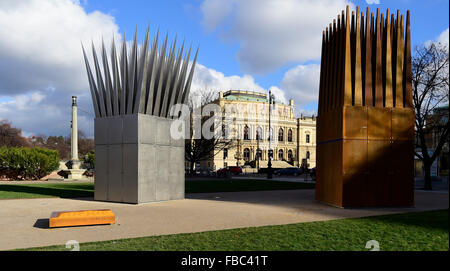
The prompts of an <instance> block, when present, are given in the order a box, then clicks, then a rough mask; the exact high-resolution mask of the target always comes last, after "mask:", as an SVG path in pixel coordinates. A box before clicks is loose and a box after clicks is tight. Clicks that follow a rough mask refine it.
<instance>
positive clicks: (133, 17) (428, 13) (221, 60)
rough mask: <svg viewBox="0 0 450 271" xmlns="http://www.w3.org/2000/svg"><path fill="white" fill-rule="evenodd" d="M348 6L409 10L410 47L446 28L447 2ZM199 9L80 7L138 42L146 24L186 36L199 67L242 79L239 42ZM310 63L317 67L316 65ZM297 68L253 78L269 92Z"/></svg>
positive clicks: (137, 3)
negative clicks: (206, 21) (195, 47)
mask: <svg viewBox="0 0 450 271" xmlns="http://www.w3.org/2000/svg"><path fill="white" fill-rule="evenodd" d="M225 1H226V0H225ZM351 2H353V3H354V4H355V5H358V6H360V8H361V9H362V10H363V11H365V10H366V7H367V6H369V8H371V10H372V11H375V10H376V8H380V10H381V12H385V11H386V9H387V8H390V10H391V13H392V11H394V12H396V10H397V9H400V11H401V13H402V14H405V13H406V10H410V11H411V18H412V21H411V28H412V29H413V30H414V31H413V35H412V44H413V45H416V44H421V43H424V42H425V41H428V40H432V39H434V38H436V37H437V36H439V35H440V34H441V33H442V31H443V30H445V29H446V28H448V26H449V24H448V22H449V12H448V10H449V1H447V0H427V1H423V0H389V1H382V0H381V1H379V2H380V3H379V4H371V5H368V4H367V2H366V1H365V0H359V1H351ZM369 2H370V1H369ZM200 5H201V1H198V0H194V1H181V0H169V1H146V0H131V1H123V0H112V1H111V0H89V1H86V3H85V4H83V6H84V7H85V9H86V10H87V11H88V12H92V11H95V10H100V11H102V12H105V13H108V14H111V15H112V16H114V18H115V19H116V23H117V24H118V25H119V26H120V29H119V31H120V32H121V33H123V31H125V30H127V31H126V32H127V36H128V37H131V35H132V34H134V30H135V28H136V26H137V27H138V31H139V34H140V35H139V38H142V34H143V31H144V29H145V28H146V26H147V25H148V23H149V22H150V25H151V27H153V28H155V27H157V26H158V25H159V26H160V27H161V30H163V31H167V30H169V31H170V33H172V34H174V33H178V34H179V36H186V37H187V39H188V40H191V41H194V42H195V44H200V45H201V54H200V55H199V58H198V60H199V63H202V64H203V65H205V66H207V67H209V68H213V69H215V70H218V71H221V72H223V73H224V74H225V75H228V76H230V75H242V74H243V71H242V70H241V68H240V66H239V63H238V62H237V61H236V53H237V52H238V50H239V41H234V42H224V41H223V40H222V39H221V37H220V33H218V31H217V30H216V31H206V30H205V29H204V27H203V25H202V16H203V15H202V12H201V10H200V8H199V6H200ZM337 12H339V10H338V11H337ZM337 14H338V13H336V15H337ZM324 27H325V25H324ZM320 34H321V33H319V35H320ZM267 38H270V37H267ZM299 50H301V48H299ZM310 62H313V63H317V62H318V61H310ZM296 64H298V63H289V64H286V65H284V66H283V67H281V68H278V69H275V70H273V71H271V72H270V73H268V74H264V75H258V74H254V75H253V76H254V77H255V79H256V81H257V82H258V83H259V84H260V85H261V86H263V87H264V88H267V89H268V88H269V87H270V86H272V85H279V83H280V82H281V79H282V77H283V75H284V73H285V72H286V71H287V70H288V69H290V68H292V67H294V66H295V65H296Z"/></svg>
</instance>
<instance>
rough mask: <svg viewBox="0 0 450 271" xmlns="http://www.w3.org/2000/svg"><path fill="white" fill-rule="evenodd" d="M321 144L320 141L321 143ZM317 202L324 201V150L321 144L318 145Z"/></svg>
mask: <svg viewBox="0 0 450 271" xmlns="http://www.w3.org/2000/svg"><path fill="white" fill-rule="evenodd" d="M319 142H320V141H319ZM316 155H317V159H316V200H320V201H323V181H322V178H323V177H322V172H323V170H324V167H323V165H322V164H323V159H324V157H323V148H322V147H321V145H320V144H317V145H316Z"/></svg>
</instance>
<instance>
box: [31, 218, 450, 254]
mask: <svg viewBox="0 0 450 271" xmlns="http://www.w3.org/2000/svg"><path fill="white" fill-rule="evenodd" d="M448 220H449V212H448V209H447V210H441V211H428V212H418V213H407V214H395V215H384V216H374V217H367V218H352V219H340V220H332V221H323V222H309V223H300V224H290V225H281V226H266V227H254V228H242V229H233V230H221V231H209V232H201V233H189V234H175V235H165V236H151V237H143V238H133V239H121V240H115V241H105V242H92V243H82V244H80V250H82V251H84V250H159V251H160V250H189V251H192V250H193V251H202V250H206V251H208V250H230V251H234V250H239V251H240V250H312V251H331V250H339V251H342V250H345V251H346V250H357V251H364V250H368V249H366V248H365V245H366V242H367V241H369V240H376V241H378V242H379V245H380V250H382V251H383V250H391V251H392V250H395V251H399V250H401V251H403V250H444V251H448V250H449V223H448ZM30 250H67V249H66V248H65V246H51V247H43V248H33V249H30Z"/></svg>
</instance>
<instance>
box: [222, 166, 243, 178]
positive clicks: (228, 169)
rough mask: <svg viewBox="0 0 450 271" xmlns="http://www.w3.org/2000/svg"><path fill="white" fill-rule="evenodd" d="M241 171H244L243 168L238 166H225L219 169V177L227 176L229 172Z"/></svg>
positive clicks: (237, 172)
mask: <svg viewBox="0 0 450 271" xmlns="http://www.w3.org/2000/svg"><path fill="white" fill-rule="evenodd" d="M241 173H242V168H241V167H238V166H229V167H225V168H221V169H219V170H217V176H218V177H225V176H227V175H228V174H232V175H239V174H241Z"/></svg>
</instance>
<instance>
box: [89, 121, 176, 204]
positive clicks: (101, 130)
mask: <svg viewBox="0 0 450 271" xmlns="http://www.w3.org/2000/svg"><path fill="white" fill-rule="evenodd" d="M171 123H172V119H167V118H162V117H156V116H152V115H146V114H132V115H120V116H112V117H102V118H96V119H95V192H94V198H95V200H100V201H113V202H124V203H144V202H153V201H165V200H175V199H183V198H184V140H183V139H179V140H174V139H172V137H171V136H170V126H171Z"/></svg>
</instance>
